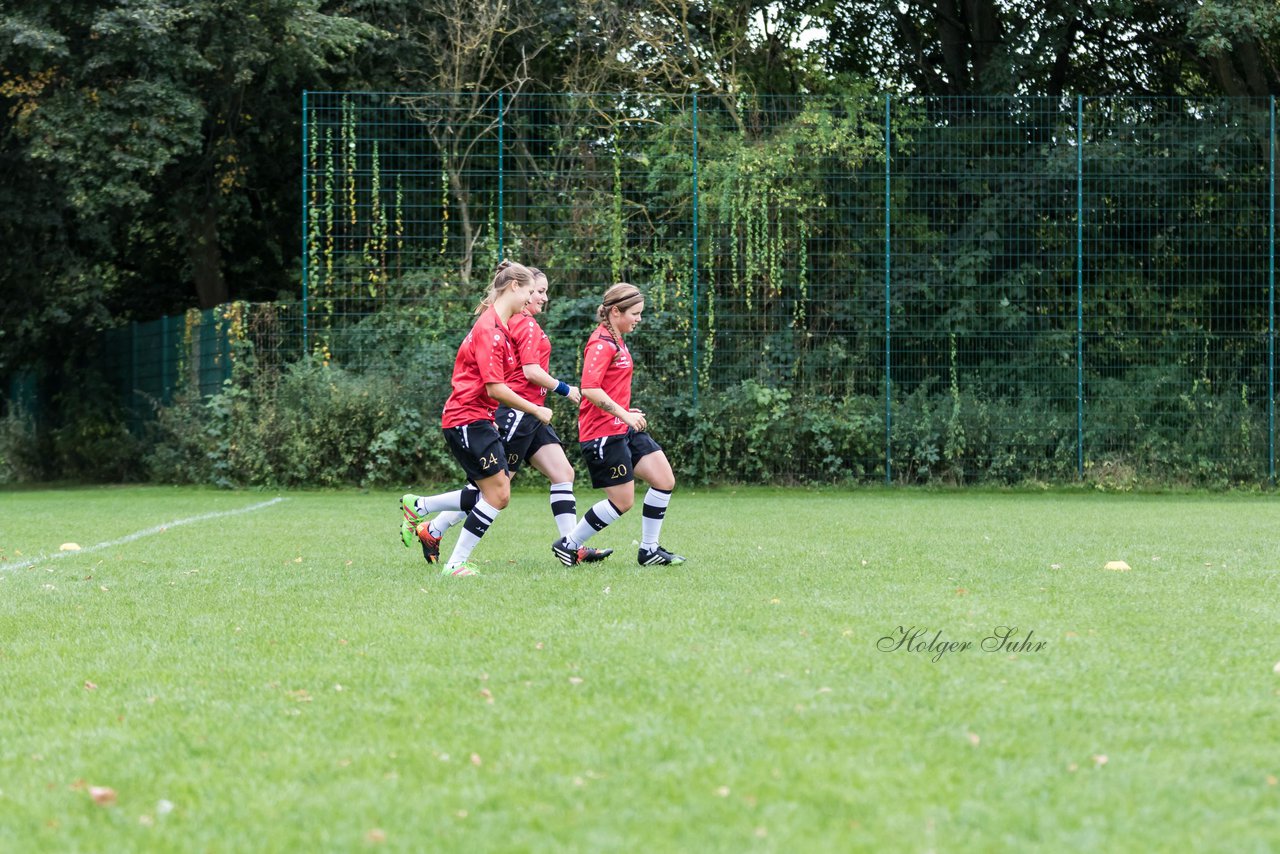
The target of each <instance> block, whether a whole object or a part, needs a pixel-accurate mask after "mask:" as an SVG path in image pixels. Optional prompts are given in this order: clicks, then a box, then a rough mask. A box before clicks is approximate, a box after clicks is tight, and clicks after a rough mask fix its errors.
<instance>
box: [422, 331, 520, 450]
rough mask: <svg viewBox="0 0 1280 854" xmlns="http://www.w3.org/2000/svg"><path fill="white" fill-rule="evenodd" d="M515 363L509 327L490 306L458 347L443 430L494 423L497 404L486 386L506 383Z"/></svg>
mask: <svg viewBox="0 0 1280 854" xmlns="http://www.w3.org/2000/svg"><path fill="white" fill-rule="evenodd" d="M515 361H516V351H515V347H513V346H512V344H511V336H510V334H509V333H508V332H507V327H505V326H503V325H502V321H501V320H499V319H498V312H496V311H494V309H493V306H489V307H488V308H487V309H485V310H484V313H483V314H481V315H480V317H479V318H477V320H476V322H475V325H474V326H472V327H471V331H470V332H468V333H467V337H466V338H464V339H462V345H461V346H460V347H458V358H457V359H456V360H455V361H454V363H453V392H452V393H451V394H450V395H449V399H448V400H447V401H446V402H445V405H444V417H443V418H442V419H441V421H440V426H442V427H446V428H448V427H461V426H462V425H463V424H470V423H471V422H473V421H492V420H493V411H494V410H495V409H497V408H498V401H496V400H494V399H493V398H492V397H489V395H488V393H487V392H486V391H485V383H505V382H506V381H507V376H508V375H509V374H510V373H511V368H512V366H513V365H514V364H515Z"/></svg>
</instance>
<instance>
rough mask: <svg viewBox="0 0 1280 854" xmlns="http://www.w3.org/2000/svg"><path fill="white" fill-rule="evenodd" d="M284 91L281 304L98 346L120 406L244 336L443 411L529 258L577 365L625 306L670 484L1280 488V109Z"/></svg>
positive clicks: (261, 361) (272, 362) (563, 358)
mask: <svg viewBox="0 0 1280 854" xmlns="http://www.w3.org/2000/svg"><path fill="white" fill-rule="evenodd" d="M303 107H304V141H303V148H304V158H305V170H304V175H305V178H304V180H305V186H304V209H303V226H302V228H303V236H304V252H303V267H304V270H303V275H304V294H303V301H302V304H301V306H281V307H277V308H275V309H272V312H274V313H271V312H267V311H266V310H265V309H262V308H254V309H253V310H251V311H250V310H246V311H247V313H246V314H245V315H244V318H242V319H241V320H239V321H232V320H228V319H227V317H226V316H225V315H226V309H225V307H224V309H219V310H218V312H220V314H219V315H218V316H219V317H221V318H222V319H221V320H218V319H217V318H214V317H211V318H210V319H209V320H208V321H204V320H202V321H201V323H200V324H197V327H198V328H199V329H198V330H197V331H193V327H192V321H190V320H186V319H183V320H182V321H181V328H177V327H175V326H173V325H172V324H173V322H174V319H168V320H166V321H164V322H162V323H160V325H154V324H137V325H135V326H134V327H133V328H132V329H130V330H121V331H117V332H114V333H112V337H111V338H110V340H109V341H108V342H107V347H106V352H105V353H104V358H103V364H104V365H105V366H106V367H107V369H108V373H109V374H110V376H112V377H114V378H115V381H116V382H117V383H118V384H119V387H120V390H121V394H122V395H123V396H124V397H126V398H127V399H130V400H131V401H132V402H131V405H133V402H136V400H135V399H136V398H138V394H137V392H142V393H143V396H149V397H151V398H154V399H157V400H160V401H162V402H163V401H166V400H168V399H170V396H171V393H172V389H174V388H176V387H178V386H179V385H180V383H179V381H178V377H179V375H185V374H183V372H184V371H190V370H193V369H192V368H190V367H189V365H191V364H194V363H199V364H201V365H213V366H221V367H215V368H213V370H214V371H215V373H216V372H217V371H226V370H227V368H226V364H227V361H228V360H230V359H234V354H233V350H235V342H236V341H238V340H240V341H248V342H250V343H252V344H253V345H254V346H252V347H250V348H249V350H250V351H253V352H254V356H253V358H254V360H255V365H257V366H258V367H259V369H261V370H271V369H279V368H280V367H281V366H282V365H283V363H284V362H285V361H287V360H288V359H290V358H294V357H296V355H297V354H299V353H300V352H304V351H305V352H309V353H311V354H313V355H316V356H318V357H320V358H322V359H324V360H326V361H331V362H334V363H337V364H338V365H341V366H343V367H344V368H348V369H351V370H356V371H386V372H390V373H392V374H394V375H396V376H401V377H404V382H405V390H406V394H413V395H420V396H422V398H423V399H425V400H428V401H430V402H432V403H434V404H435V405H439V404H442V403H443V401H444V398H445V396H446V395H447V393H448V385H449V374H450V371H451V368H452V362H453V356H454V353H455V350H456V347H457V344H458V342H459V341H460V340H461V338H462V337H463V336H464V335H465V334H466V331H467V330H468V328H469V327H470V324H471V322H472V318H473V314H472V312H473V309H474V307H475V305H476V303H477V302H478V301H479V299H480V298H481V296H482V294H483V292H484V290H485V287H486V285H487V282H488V280H489V278H490V276H491V274H492V271H493V268H494V267H495V265H496V264H497V263H498V261H499V260H501V259H503V258H512V259H513V260H517V261H520V262H522V263H525V264H530V265H533V266H537V267H540V268H541V269H543V270H544V271H545V272H546V273H547V274H548V277H549V280H550V294H551V297H552V302H551V304H550V307H549V310H548V311H547V312H546V313H544V315H543V316H542V317H541V318H540V321H541V322H542V325H543V326H544V328H546V329H547V331H548V332H549V334H550V336H551V338H552V341H553V343H554V348H553V353H552V372H553V373H555V374H557V375H562V376H565V377H568V378H572V377H574V376H576V375H577V372H578V370H579V369H580V365H581V347H582V344H583V342H584V341H585V338H586V336H587V335H588V334H589V333H590V331H591V329H592V328H593V326H594V309H595V306H596V305H597V304H598V302H599V299H600V295H601V294H602V293H603V291H604V289H605V288H606V287H607V286H608V285H610V284H612V283H613V282H616V281H630V282H633V283H635V284H637V285H640V286H641V287H643V288H644V289H645V291H646V294H647V302H646V308H645V321H644V323H643V324H642V325H641V327H640V328H638V329H637V330H636V332H635V333H633V336H632V339H633V340H632V342H631V343H632V344H633V346H634V350H635V353H636V356H637V364H638V368H637V373H636V382H635V391H636V399H637V402H638V403H639V404H640V405H642V406H644V407H645V408H646V409H647V410H649V412H650V415H651V421H652V422H653V423H654V424H655V430H656V431H658V435H659V438H660V441H662V442H663V443H664V444H665V445H667V446H668V447H669V448H670V449H671V456H672V458H673V460H674V461H675V462H676V465H677V468H678V469H679V470H680V471H682V472H684V473H685V474H686V475H693V476H695V477H698V478H702V479H706V480H718V479H728V480H756V481H770V480H784V481H790V480H805V481H810V480H817V481H823V480H845V479H857V480H868V481H880V482H889V483H910V482H923V481H930V482H939V481H942V482H955V483H967V482H978V481H996V482H1020V481H1027V480H1037V481H1065V480H1073V479H1078V478H1085V479H1098V480H1101V481H1106V482H1108V483H1116V484H1120V485H1123V484H1126V483H1131V482H1138V481H1140V480H1143V479H1148V478H1150V479H1156V480H1161V481H1166V482H1168V481H1181V482H1191V483H1194V482H1260V481H1263V480H1272V481H1273V480H1274V472H1275V434H1274V401H1275V367H1276V365H1275V254H1276V231H1275V226H1276V211H1275V207H1276V197H1275V192H1276V191H1275V182H1276V163H1275V156H1276V116H1275V103H1274V99H1270V100H1260V101H1248V100H1242V99H1233V100H1222V101H1191V100H1186V99H1177V98H1164V99H1138V98H1090V99H1085V98H1037V97H1017V98H1014V97H1007V98H908V97H897V96H893V97H890V96H886V95H874V94H851V95H849V96H847V97H842V98H834V97H828V98H817V97H812V98H775V97H768V96H750V97H747V96H741V97H733V98H715V97H711V96H706V95H703V96H695V95H682V96H672V95H646V94H637V93H631V94H617V93H614V94H595V95H592V94H580V95H565V94H550V95H548V94H536V95H534V94H527V93H522V94H518V95H512V94H510V93H467V94H447V93H445V94H412V93H342V92H334V93H326V92H309V93H307V94H306V95H305V97H304V104H303ZM206 323H212V324H213V326H214V328H213V329H212V330H211V331H208V332H206V331H204V330H205V324H206ZM165 324H168V325H165ZM153 326H154V328H153ZM255 329H256V330H257V331H256V332H253V331H252V330H255ZM232 330H240V331H238V332H235V331H232ZM126 332H127V333H128V334H127V335H126ZM237 335H240V336H241V338H239V339H237V338H236V336H237ZM255 336H256V337H255ZM126 339H127V340H126ZM269 342H270V343H269ZM219 348H222V349H219ZM228 348H229V349H228ZM223 353H226V354H227V357H226V358H225V359H224V358H223V356H222V355H221V354H223ZM184 366H186V367H184ZM224 378H225V375H219V376H218V377H217V378H216V379H214V380H212V381H208V382H206V380H205V379H203V378H200V377H193V378H192V380H191V385H189V386H188V387H190V388H197V387H198V389H199V390H200V391H202V392H204V393H210V392H211V391H212V390H215V389H216V387H217V386H218V385H219V384H220V383H221V382H222V379H224ZM654 415H658V416H659V418H658V419H654V418H652V416H654ZM572 422H573V419H572V416H571V415H569V416H565V415H564V414H562V415H561V416H560V418H559V419H558V422H557V425H558V427H560V428H561V433H562V435H563V436H564V437H565V439H566V440H568V441H570V442H572V440H573V439H574V438H576V435H575V432H574V424H573V423H572Z"/></svg>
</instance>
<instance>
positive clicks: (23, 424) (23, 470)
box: [0, 409, 45, 484]
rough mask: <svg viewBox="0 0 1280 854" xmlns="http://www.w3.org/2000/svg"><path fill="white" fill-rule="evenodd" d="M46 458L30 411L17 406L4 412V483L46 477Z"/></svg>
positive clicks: (0, 427)
mask: <svg viewBox="0 0 1280 854" xmlns="http://www.w3.org/2000/svg"><path fill="white" fill-rule="evenodd" d="M44 458H45V455H44V454H43V453H42V450H41V447H40V442H39V437H38V436H37V434H36V425H35V420H34V419H33V418H32V417H31V415H30V414H29V413H27V412H24V411H22V410H21V409H14V410H10V411H9V412H7V413H5V414H4V415H3V416H0V484H10V483H29V482H33V481H38V480H42V479H43V477H44V463H43V460H44Z"/></svg>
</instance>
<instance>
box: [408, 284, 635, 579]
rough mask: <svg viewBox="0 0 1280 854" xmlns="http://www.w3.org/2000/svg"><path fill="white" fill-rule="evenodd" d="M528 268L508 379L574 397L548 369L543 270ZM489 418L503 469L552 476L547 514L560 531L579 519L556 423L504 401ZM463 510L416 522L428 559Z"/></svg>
mask: <svg viewBox="0 0 1280 854" xmlns="http://www.w3.org/2000/svg"><path fill="white" fill-rule="evenodd" d="M529 271H530V272H531V273H533V277H534V288H533V294H532V295H531V296H530V298H529V303H528V305H526V306H525V307H524V310H523V311H522V312H520V313H519V314H515V315H512V317H511V320H510V321H509V322H508V324H507V327H508V329H509V330H510V332H511V340H512V342H513V343H514V345H515V350H516V368H515V370H513V371H512V372H511V373H510V374H508V375H507V385H508V386H509V387H510V388H511V390H512V391H513V392H515V393H516V394H518V395H519V396H520V397H522V398H524V399H525V400H527V401H529V402H530V403H534V404H537V405H543V404H544V402H545V401H546V398H547V392H548V391H554V392H556V393H557V394H560V395H563V396H564V397H567V398H569V399H570V400H572V401H573V402H574V403H579V402H580V401H581V400H582V395H581V393H580V392H579V391H578V387H577V386H572V385H569V384H568V383H566V382H562V381H561V380H558V379H556V378H555V377H553V376H552V375H551V373H550V367H551V340H550V339H549V338H548V337H547V333H546V332H544V331H543V330H542V327H541V326H540V325H538V321H537V319H536V318H537V316H538V315H539V314H541V313H542V311H543V309H545V308H546V305H547V300H548V297H547V276H546V274H545V273H543V272H542V271H541V270H539V269H538V268H537V267H530V268H529ZM494 418H495V420H496V422H497V425H498V434H499V435H500V436H501V437H502V444H503V445H504V446H505V447H506V450H507V469H508V470H509V471H510V473H511V477H513V478H514V477H515V476H516V473H517V472H518V471H519V470H520V467H521V466H522V465H524V463H525V462H528V463H529V465H531V466H532V467H533V468H535V469H537V470H538V471H540V472H542V473H543V474H544V475H546V476H547V480H549V481H551V513H552V516H553V517H554V518H555V522H556V527H557V528H559V530H560V535H561V536H566V535H568V534H569V533H570V532H572V531H573V529H574V526H575V525H577V522H578V515H577V512H578V511H577V503H576V502H575V500H574V497H573V478H574V473H573V466H572V465H570V463H569V458H568V457H566V456H565V453H564V446H563V444H562V443H561V441H560V436H559V435H558V434H557V433H556V431H555V428H554V427H552V426H551V425H550V424H543V423H542V422H541V421H538V420H537V419H536V418H530V417H529V416H528V415H526V414H525V413H524V412H523V411H522V410H519V409H516V408H515V407H512V406H507V405H506V404H503V405H502V406H499V407H498V410H497V412H496V413H495V415H494ZM464 515H465V514H463V513H462V511H461V510H458V511H454V512H452V513H441V514H440V515H438V516H436V517H435V518H434V519H432V520H431V522H430V523H429V524H428V525H427V526H426V527H425V528H423V527H422V526H419V527H418V538H419V539H420V540H421V541H422V544H423V553H424V555H426V557H427V560H428V561H430V560H431V559H432V553H434V554H436V555H438V554H439V553H440V538H441V537H443V536H444V534H445V532H446V531H448V530H449V528H450V527H452V526H453V525H456V524H457V523H458V522H461V521H462V519H463V518H464ZM611 554H613V549H598V550H597V549H588V548H582V549H581V550H580V558H581V560H582V562H584V563H594V562H596V561H601V560H604V559H605V558H606V557H608V556H609V555H611Z"/></svg>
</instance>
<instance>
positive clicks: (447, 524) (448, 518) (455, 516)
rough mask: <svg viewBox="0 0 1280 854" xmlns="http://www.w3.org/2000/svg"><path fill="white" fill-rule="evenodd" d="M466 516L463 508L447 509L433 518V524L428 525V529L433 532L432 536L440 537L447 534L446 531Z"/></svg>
mask: <svg viewBox="0 0 1280 854" xmlns="http://www.w3.org/2000/svg"><path fill="white" fill-rule="evenodd" d="M465 518H467V514H466V513H463V512H462V511H461V510H447V511H445V512H444V513H441V514H440V515H439V516H437V517H436V518H434V519H432V520H431V524H430V525H428V526H427V530H428V531H430V532H431V536H433V537H435V538H436V539H439V538H440V537H443V536H444V535H445V532H446V531H448V530H449V529H450V528H452V527H453V526H454V525H456V524H458V523H459V522H461V521H462V520H463V519H465Z"/></svg>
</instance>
